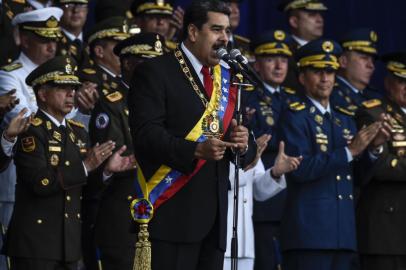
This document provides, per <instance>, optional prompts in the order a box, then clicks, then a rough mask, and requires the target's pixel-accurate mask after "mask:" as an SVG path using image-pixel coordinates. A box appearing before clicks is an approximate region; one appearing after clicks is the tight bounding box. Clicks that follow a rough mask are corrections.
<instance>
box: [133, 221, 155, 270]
mask: <svg viewBox="0 0 406 270" xmlns="http://www.w3.org/2000/svg"><path fill="white" fill-rule="evenodd" d="M148 238H149V232H148V224H141V225H140V231H139V232H138V241H137V243H136V244H135V257H134V265H133V270H151V242H150V241H149V239H148Z"/></svg>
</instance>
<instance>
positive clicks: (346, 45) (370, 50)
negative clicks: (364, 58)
mask: <svg viewBox="0 0 406 270" xmlns="http://www.w3.org/2000/svg"><path fill="white" fill-rule="evenodd" d="M377 41H378V35H377V33H376V32H375V31H374V30H372V29H369V28H358V29H353V30H351V31H349V32H347V33H346V34H345V35H344V36H343V38H342V39H341V42H340V43H341V46H342V47H343V50H348V51H358V52H362V53H367V54H372V55H377V54H378V51H377V48H376V45H377V44H376V43H377Z"/></svg>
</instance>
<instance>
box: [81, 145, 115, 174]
mask: <svg viewBox="0 0 406 270" xmlns="http://www.w3.org/2000/svg"><path fill="white" fill-rule="evenodd" d="M115 147H116V143H115V142H113V141H107V142H105V143H102V144H99V143H96V145H95V146H93V148H91V149H90V150H89V151H88V152H87V156H86V158H85V160H84V161H83V163H84V164H85V167H86V170H87V171H88V172H91V171H93V170H94V169H96V168H97V167H99V166H100V165H101V164H102V163H103V162H104V161H105V160H106V159H107V158H109V157H110V156H111V155H112V154H113V149H114V148H115Z"/></svg>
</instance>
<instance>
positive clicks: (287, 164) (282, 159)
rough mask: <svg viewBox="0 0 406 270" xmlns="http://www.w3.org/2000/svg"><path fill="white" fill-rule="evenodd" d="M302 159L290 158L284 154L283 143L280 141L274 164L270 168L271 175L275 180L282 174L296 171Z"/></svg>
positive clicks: (300, 157)
mask: <svg viewBox="0 0 406 270" xmlns="http://www.w3.org/2000/svg"><path fill="white" fill-rule="evenodd" d="M302 160H303V157H302V156H299V157H291V156H288V155H286V154H285V143H284V142H283V141H281V142H280V143H279V151H278V155H277V156H276V159H275V164H274V165H273V167H272V175H273V176H274V177H276V178H280V177H281V176H282V175H283V174H285V173H288V172H291V171H294V170H296V169H297V168H298V167H299V165H300V162H302Z"/></svg>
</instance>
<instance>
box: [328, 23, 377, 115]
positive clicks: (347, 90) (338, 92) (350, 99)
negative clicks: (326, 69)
mask: <svg viewBox="0 0 406 270" xmlns="http://www.w3.org/2000/svg"><path fill="white" fill-rule="evenodd" d="M377 41H378V35H377V33H376V32H375V31H373V30H372V29H368V28H357V29H353V30H351V31H349V32H348V33H346V34H345V35H344V36H343V38H342V40H341V46H342V48H343V50H344V52H343V54H342V55H341V56H340V59H339V62H340V69H339V71H338V75H337V84H336V85H335V87H334V90H333V93H332V95H331V103H332V104H334V105H339V106H341V107H342V108H346V109H347V110H349V111H352V112H355V111H356V110H357V108H358V107H359V106H360V105H361V103H362V102H363V101H366V100H368V99H374V98H378V99H379V98H381V97H382V95H381V93H380V92H379V91H378V90H376V89H374V88H372V87H370V86H369V82H370V80H371V77H372V75H373V73H374V70H375V59H376V57H377V56H378V51H377Z"/></svg>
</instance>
